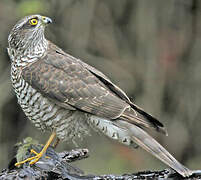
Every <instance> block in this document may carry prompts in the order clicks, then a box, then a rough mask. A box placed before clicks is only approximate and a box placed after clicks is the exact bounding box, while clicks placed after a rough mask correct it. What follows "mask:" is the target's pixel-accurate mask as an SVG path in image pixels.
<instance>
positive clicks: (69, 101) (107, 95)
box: [22, 51, 130, 119]
mask: <svg viewBox="0 0 201 180" xmlns="http://www.w3.org/2000/svg"><path fill="white" fill-rule="evenodd" d="M22 76H23V78H24V79H25V80H26V81H27V82H28V83H29V84H31V85H32V87H33V88H35V89H37V90H38V91H39V92H41V94H43V95H44V96H45V97H47V98H50V99H51V100H54V101H56V102H57V103H62V106H65V104H66V105H67V106H69V105H70V106H72V107H74V108H77V109H80V110H82V111H86V112H88V113H91V114H94V115H97V116H100V117H104V118H109V119H116V118H118V117H119V116H120V115H121V114H122V112H124V110H125V109H126V108H127V107H129V106H130V105H129V104H127V103H126V102H125V101H123V100H122V99H120V98H119V97H117V96H116V95H115V94H113V93H112V92H111V91H110V90H109V89H108V88H107V87H106V86H105V85H104V84H103V83H102V82H101V81H100V80H99V79H98V78H97V77H96V76H94V75H93V74H92V73H91V72H90V71H88V70H87V69H86V68H85V67H84V66H82V65H81V64H80V63H79V62H77V61H76V60H75V59H72V58H67V57H65V56H63V55H62V54H59V53H54V52H52V51H50V52H49V53H48V54H47V55H46V56H44V57H43V58H42V59H40V60H39V61H37V62H34V63H32V64H30V65H29V66H27V67H25V68H24V69H23V70H22Z"/></svg>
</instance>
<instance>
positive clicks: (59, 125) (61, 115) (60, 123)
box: [11, 67, 89, 141]
mask: <svg viewBox="0 0 201 180" xmlns="http://www.w3.org/2000/svg"><path fill="white" fill-rule="evenodd" d="M16 71H17V68H15V67H12V71H11V73H15V74H18V73H17V72H16ZM11 77H12V84H13V87H14V90H15V93H16V95H17V99H18V103H19V104H20V106H21V108H22V110H23V111H24V113H25V115H26V116H27V117H28V118H29V119H30V120H31V121H32V123H33V124H34V125H35V126H36V127H37V128H39V129H41V130H43V131H44V130H50V131H52V130H55V131H56V134H57V137H58V138H60V139H62V140H69V139H70V140H72V141H74V140H75V139H76V138H77V137H83V135H87V134H89V128H88V125H87V119H88V115H87V114H85V113H83V112H78V111H72V110H67V109H64V108H62V107H60V106H58V105H57V104H55V103H53V102H52V101H50V100H49V99H47V98H45V97H44V96H42V94H41V93H39V92H38V91H37V90H35V89H34V88H32V86H30V85H29V84H28V83H27V82H26V81H25V80H24V79H23V78H22V77H20V76H16V75H15V76H13V75H11Z"/></svg>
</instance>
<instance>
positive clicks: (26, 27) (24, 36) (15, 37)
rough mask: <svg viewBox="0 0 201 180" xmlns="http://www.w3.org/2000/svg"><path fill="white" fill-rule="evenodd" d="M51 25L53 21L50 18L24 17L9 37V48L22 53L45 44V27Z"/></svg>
mask: <svg viewBox="0 0 201 180" xmlns="http://www.w3.org/2000/svg"><path fill="white" fill-rule="evenodd" d="M50 23H52V20H51V19H50V18H49V17H45V16H41V15H30V16H26V17H24V18H23V19H21V20H20V21H18V22H17V24H16V25H15V26H14V27H13V29H12V30H11V32H10V34H9V37H8V43H9V47H10V48H13V49H16V50H19V51H20V50H21V49H26V48H28V47H29V46H30V45H31V46H33V47H34V46H36V45H37V44H38V43H41V42H43V41H44V40H45V38H44V30H45V27H46V25H48V24H50Z"/></svg>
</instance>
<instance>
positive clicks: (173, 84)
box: [0, 0, 201, 174]
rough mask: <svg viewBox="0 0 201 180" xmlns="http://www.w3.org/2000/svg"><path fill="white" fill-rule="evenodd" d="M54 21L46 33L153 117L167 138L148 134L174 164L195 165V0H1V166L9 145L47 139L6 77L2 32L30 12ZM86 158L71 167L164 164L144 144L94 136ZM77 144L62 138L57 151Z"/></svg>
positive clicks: (199, 61) (199, 66)
mask: <svg viewBox="0 0 201 180" xmlns="http://www.w3.org/2000/svg"><path fill="white" fill-rule="evenodd" d="M35 13H37V14H42V15H45V16H49V17H51V18H52V19H53V21H54V23H53V24H51V25H50V26H49V27H48V28H47V30H46V37H48V39H50V40H51V41H53V42H54V43H56V44H57V45H59V46H60V47H62V48H63V49H64V50H65V51H66V52H68V53H69V54H72V55H73V56H75V57H78V58H80V59H82V60H84V61H85V62H87V63H89V64H91V65H93V66H95V67H96V68H98V69H99V70H101V71H102V72H104V73H105V74H106V75H107V76H108V77H110V78H111V79H112V81H113V82H115V83H116V84H117V85H118V86H120V87H121V88H122V89H123V90H125V91H126V92H127V94H128V96H129V97H131V99H132V101H134V102H135V103H136V104H138V105H139V106H141V107H143V108H144V109H145V110H146V111H148V112H150V113H151V114H153V115H154V116H156V117H157V118H158V119H160V121H161V122H162V123H164V125H165V126H166V127H167V129H168V132H169V136H168V137H165V136H163V135H160V134H157V133H154V134H153V136H154V137H156V138H157V139H158V141H159V142H160V143H161V144H162V145H164V146H165V147H166V148H167V149H168V150H169V151H170V152H171V153H172V154H173V155H174V156H175V157H176V158H177V159H178V160H179V161H181V162H182V163H183V164H185V165H186V166H188V167H189V168H192V169H200V168H201V130H200V129H201V116H200V114H201V1H199V0H188V1H184V0H168V1H162V0H149V1H147V0H0V169H2V168H5V167H6V166H7V163H8V161H9V160H10V159H11V158H12V156H13V153H14V148H13V146H14V144H15V143H17V142H19V141H21V140H22V139H23V138H25V137H27V136H31V137H33V138H35V139H37V140H39V142H40V143H45V141H46V140H47V138H48V136H49V132H47V133H45V134H42V133H41V132H40V131H38V130H37V129H36V128H35V127H34V126H33V125H32V124H31V123H30V121H29V120H27V119H26V118H25V116H24V114H23V112H22V111H21V109H20V107H19V105H18V104H17V100H16V97H15V94H14V92H13V89H12V86H11V81H10V61H9V58H8V55H7V51H6V47H7V37H8V34H9V32H10V30H11V28H12V27H13V26H14V24H15V23H16V22H17V21H18V20H19V19H21V18H22V17H24V16H25V15H29V14H35ZM79 144H80V147H82V148H89V150H90V157H89V158H88V159H86V160H82V161H80V162H77V163H76V165H77V166H78V167H80V168H81V169H83V170H85V171H86V172H88V173H97V174H101V173H115V174H120V173H127V172H134V171H138V170H145V169H146V170H148V169H162V168H164V167H166V166H165V165H164V164H163V163H161V162H160V161H159V160H157V159H155V158H154V157H152V156H151V155H150V154H149V153H147V152H145V151H144V150H142V149H137V150H132V149H128V148H127V147H125V146H123V145H120V144H118V143H116V142H114V141H112V140H109V139H108V138H105V137H103V136H100V135H99V134H97V133H94V134H93V136H91V137H85V139H84V141H82V142H80V143H79ZM71 148H75V146H74V145H72V144H70V143H67V142H64V143H61V144H60V145H59V147H58V149H57V150H58V151H62V150H68V149H71Z"/></svg>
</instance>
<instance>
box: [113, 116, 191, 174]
mask: <svg viewBox="0 0 201 180" xmlns="http://www.w3.org/2000/svg"><path fill="white" fill-rule="evenodd" d="M115 124H117V125H118V126H119V127H122V128H126V129H127V130H128V132H129V135H130V138H131V140H132V141H133V142H134V143H136V144H137V145H139V146H140V147H142V148H143V149H145V150H146V151H148V152H150V153H151V154H152V155H154V156H155V157H157V158H158V159H160V160H161V161H163V162H164V163H165V164H167V165H168V166H170V167H171V168H172V169H174V170H175V171H177V172H178V173H179V174H181V175H182V176H183V177H188V176H190V175H192V174H193V172H192V171H191V170H189V169H188V168H186V167H185V166H183V165H182V164H181V163H179V162H178V161H177V160H176V159H175V158H174V157H173V156H172V155H171V154H170V153H169V152H168V151H167V150H166V149H165V148H164V147H163V146H161V145H160V144H159V143H158V142H157V141H156V140H155V139H153V138H152V137H151V136H150V135H149V134H148V133H146V132H145V131H144V130H143V129H141V128H140V127H138V126H135V125H131V124H130V123H128V122H125V121H122V120H118V121H116V122H115Z"/></svg>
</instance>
